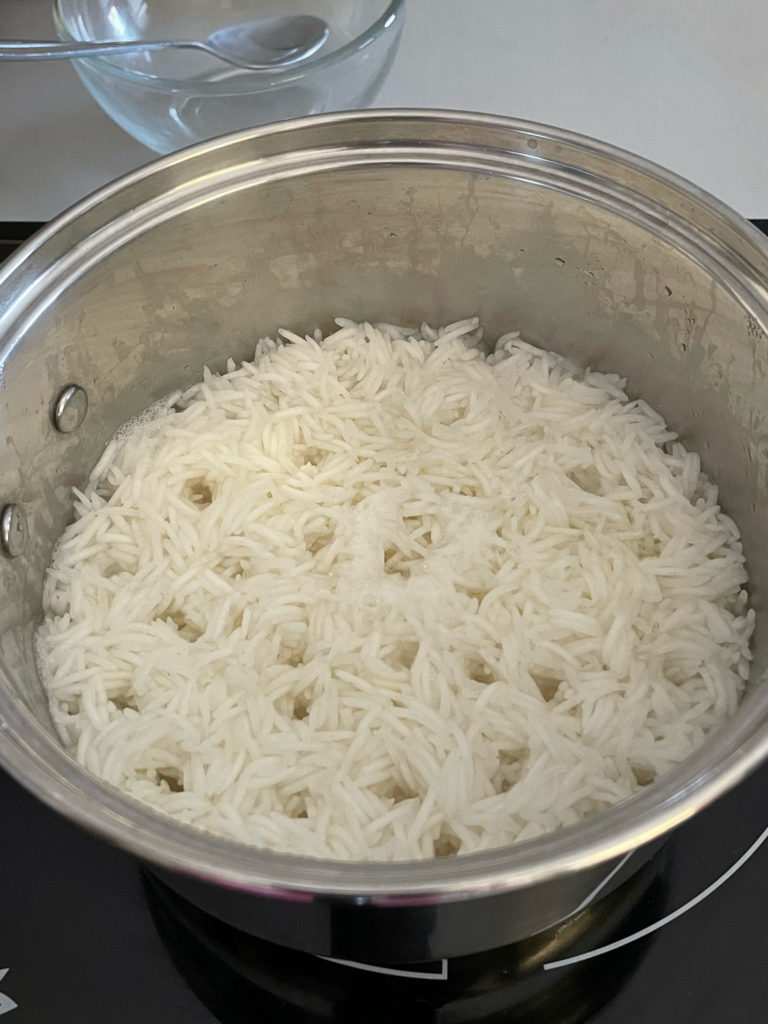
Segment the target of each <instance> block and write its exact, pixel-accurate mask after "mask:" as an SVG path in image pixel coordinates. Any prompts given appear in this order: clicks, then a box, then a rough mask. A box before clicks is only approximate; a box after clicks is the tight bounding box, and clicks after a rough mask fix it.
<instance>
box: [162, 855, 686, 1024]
mask: <svg viewBox="0 0 768 1024" xmlns="http://www.w3.org/2000/svg"><path fill="white" fill-rule="evenodd" d="M665 861H666V855H665V852H664V851H663V850H662V851H661V852H660V853H659V854H657V855H656V856H655V857H654V858H653V859H652V860H651V861H649V862H648V863H647V864H646V865H645V866H644V867H643V868H642V869H641V870H640V871H638V872H637V873H636V874H635V875H633V876H632V877H631V878H629V879H627V881H626V882H624V883H623V884H622V885H621V886H620V887H619V888H618V889H617V890H615V891H614V892H612V893H611V894H610V895H609V896H607V897H605V898H604V899H602V900H600V901H598V902H596V903H595V904H594V905H593V906H591V907H588V908H587V909H586V910H584V911H582V912H581V913H579V914H577V915H575V916H574V917H572V918H570V919H569V920H568V921H566V922H564V923H563V924H561V925H559V926H558V927H556V928H553V929H551V930H549V931H547V932H543V933H540V934H539V935H536V936H533V937H531V938H530V939H526V940H524V941H523V942H519V943H515V944H514V945H511V946H506V947H503V948H501V949H494V950H491V951H489V952H485V953H479V954H476V955H473V956H466V957H461V958H458V959H454V960H450V961H447V964H446V962H443V964H436V965H417V969H418V970H419V971H425V970H432V969H434V970H435V972H436V973H440V972H441V971H442V973H443V974H447V977H445V978H440V979H439V980H438V979H437V978H429V979H423V978H413V977H399V976H392V975H388V974H381V973H372V972H371V971H368V970H361V969H359V968H356V967H349V966H346V965H344V964H339V963H336V962H333V961H328V960H324V959H321V958H319V957H314V956H311V955H310V954H308V953H301V952H295V951H293V950H290V949H285V948H282V947H280V946H275V945H273V944H272V943H268V942H264V941H263V940H260V939H256V938H253V937H252V936H250V935H247V934H246V933H244V932H242V931H239V930H238V929H236V928H233V927H231V926H230V925H227V924H224V923H223V922H221V921H218V920H217V919H216V918H214V917H211V916H210V915H209V914H206V913H204V912H203V911H201V910H198V909H197V908H196V907H194V906H193V905H192V904H191V903H189V902H187V901H186V900H184V899H182V898H181V897H179V896H177V895H176V893H174V892H172V890H170V889H169V888H168V887H167V886H165V885H164V884H163V883H162V882H160V881H158V880H157V879H156V878H155V877H154V876H152V875H151V874H150V873H149V872H144V873H143V882H144V887H145V891H146V897H147V901H148V904H149V908H150V910H151V913H152V917H153V920H154V923H155V926H156V928H157V930H158V933H159V935H160V938H161V940H162V941H163V943H164V945H165V947H166V949H167V951H168V953H169V955H170V957H171V959H172V961H173V963H174V964H175V966H176V968H177V970H178V971H179V973H180V974H181V976H182V977H183V978H184V980H185V981H186V983H187V985H188V986H189V987H190V988H191V989H192V991H193V992H194V993H195V995H196V996H197V997H198V998H199V999H200V1000H201V1001H202V1002H203V1004H204V1005H205V1006H206V1007H207V1008H208V1009H209V1010H210V1011H211V1013H213V1014H214V1016H215V1017H216V1018H217V1019H218V1020H219V1021H221V1022H222V1024H259V1022H262V1021H263V1022H265V1024H305V1022H307V1024H309V1022H311V1024H316V1022H321V1021H322V1022H344V1024H358V1022H360V1021H366V1024H384V1022H386V1024H392V1022H393V1021H397V1024H417V1022H418V1024H430V1022H438V1021H439V1022H441V1024H464V1022H467V1024H469V1022H478V1021H482V1022H483V1024H502V1022H503V1024H551V1022H553V1021H557V1022H558V1024H582V1022H584V1021H587V1020H589V1018H590V1017H591V1016H592V1015H593V1014H594V1013H596V1012H597V1010H599V1009H600V1008H602V1007H604V1006H606V1005H607V1004H608V1003H609V1002H610V1001H611V1000H612V999H613V998H614V996H616V995H617V993H618V992H619V991H620V990H621V988H622V986H623V985H624V984H625V982H626V981H627V980H628V978H629V977H630V975H631V974H632V973H633V972H634V971H635V970H636V969H637V967H638V966H639V965H640V963H641V961H642V959H643V956H644V954H645V952H646V950H647V949H648V947H649V944H650V942H651V941H652V939H650V938H648V939H645V940H642V941H639V942H634V943H631V944H630V945H628V946H626V947H623V948H621V949H619V950H617V951H615V952H613V953H612V954H611V956H610V966H608V964H607V962H606V959H605V957H603V956H598V957H595V958H594V959H590V960H586V961H583V962H581V963H578V964H574V965H572V966H566V967H560V968H557V969H555V970H549V971H545V970H544V968H543V964H544V963H547V962H548V961H553V960H557V959H560V958H564V957H569V956H574V955H577V954H579V953H584V952H587V951H589V950H591V949H595V948H597V947H599V946H603V945H606V944H607V943H610V942H612V941H614V940H615V939H618V938H621V937H622V936H625V935H629V934H632V933H634V932H635V931H639V930H640V929H642V928H643V927H645V926H646V925H648V924H650V923H652V922H654V921H656V920H658V919H659V918H660V917H662V916H663V915H664V913H665V911H666V909H667V904H668V886H667V881H666V879H665V872H664V870H663V869H664V864H665ZM391 966H392V967H397V968H400V969H408V968H407V965H391ZM443 968H445V969H443Z"/></svg>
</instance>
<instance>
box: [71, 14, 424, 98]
mask: <svg viewBox="0 0 768 1024" xmlns="http://www.w3.org/2000/svg"><path fill="white" fill-rule="evenodd" d="M61 2H62V0H54V3H53V21H54V25H55V26H56V32H57V34H58V36H59V38H60V39H61V40H62V41H63V42H68V43H69V42H90V40H84V39H77V38H76V37H75V36H73V35H71V34H70V32H69V30H68V28H67V25H66V21H65V19H64V16H63V15H62V12H61ZM404 8H405V0H390V2H389V3H388V4H387V6H386V8H385V10H384V11H382V13H381V14H380V15H379V17H378V18H377V19H376V20H375V21H374V22H373V23H372V24H370V25H369V26H368V28H367V29H366V30H365V31H364V32H361V33H360V35H359V36H356V37H355V38H354V39H350V41H349V42H348V43H345V44H344V46H341V47H339V49H338V50H333V52H332V53H328V54H325V55H324V56H318V57H316V58H312V59H310V60H307V61H302V62H301V63H299V64H296V65H290V66H288V67H284V68H275V69H274V70H269V71H252V72H249V74H251V75H254V76H258V78H259V80H260V84H259V89H262V88H268V87H269V85H270V84H271V83H273V82H274V83H276V82H278V81H279V82H280V83H281V84H285V83H287V82H288V81H293V80H296V79H300V78H303V77H304V76H305V75H306V74H307V73H308V72H309V73H311V72H314V71H319V70H321V69H323V68H326V67H331V66H333V65H334V64H339V63H341V62H343V61H344V60H346V58H347V57H349V56H351V55H352V54H353V53H356V52H357V51H359V50H362V49H363V48H364V47H366V46H368V45H370V43H372V42H374V41H375V40H376V39H378V38H379V36H382V35H383V34H384V33H385V32H386V31H387V30H388V29H390V28H392V27H394V26H396V25H397V22H398V21H399V20H400V19H402V16H403V14H404ZM321 54H322V51H321ZM78 59H79V60H87V62H88V63H89V64H92V65H93V66H95V67H97V68H99V69H100V70H102V71H103V72H106V73H107V74H110V75H113V76H114V77H116V78H122V79H125V80H127V81H130V82H134V83H136V84H138V85H143V86H146V87H150V88H157V87H158V86H159V87H164V88H169V87H170V88H174V89H179V90H183V89H186V88H188V87H189V82H188V80H185V79H177V78H162V77H160V76H158V75H149V74H146V73H145V72H143V71H134V70H133V69H131V68H125V67H122V66H121V65H119V64H115V63H114V62H113V61H111V60H109V59H107V58H106V57H89V58H78ZM230 91H231V83H228V82H202V83H201V82H196V83H195V92H196V93H211V94H215V93H217V92H230Z"/></svg>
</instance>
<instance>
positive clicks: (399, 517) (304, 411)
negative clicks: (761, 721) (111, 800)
mask: <svg viewBox="0 0 768 1024" xmlns="http://www.w3.org/2000/svg"><path fill="white" fill-rule="evenodd" d="M338 323H339V325H340V329H339V330H338V331H337V332H336V333H335V334H332V335H331V336H330V337H328V338H326V339H325V340H322V339H320V337H319V335H318V336H316V337H315V338H299V337H296V336H294V335H292V334H290V333H289V332H287V331H283V332H281V334H282V335H283V337H284V338H285V339H286V340H287V341H288V342H289V343H288V344H277V343H275V342H274V341H270V340H265V341H262V342H260V343H259V345H258V347H257V351H256V357H255V360H254V362H252V363H244V364H242V365H241V366H240V367H239V368H235V365H234V363H231V362H230V365H229V372H227V373H226V374H224V375H222V376H217V375H214V374H212V373H209V372H206V373H205V375H204V379H203V382H202V383H201V384H198V385H196V386H195V387H193V388H191V389H190V390H189V391H187V392H186V393H185V394H184V395H183V397H182V398H181V399H180V400H179V396H178V395H176V396H173V397H171V398H170V399H169V400H168V401H167V402H164V403H162V404H161V405H160V406H159V407H156V408H155V409H153V410H152V415H151V416H150V417H144V418H143V419H142V420H141V421H140V422H138V423H137V424H134V425H133V426H132V427H131V428H130V429H128V430H126V431H124V432H122V434H121V435H120V436H118V437H117V438H116V439H115V440H114V441H112V443H110V445H109V446H108V448H107V450H106V451H105V453H104V455H103V457H102V459H101V460H100V462H99V464H98V466H97V467H96V469H95V470H94V472H93V474H92V476H91V479H90V480H89V482H88V484H87V486H86V487H85V489H84V491H83V492H82V493H80V492H76V519H75V522H74V523H73V524H72V526H70V527H69V528H68V529H67V530H66V532H65V533H64V535H63V537H62V539H61V542H60V543H59V546H58V548H57V550H56V552H55V557H54V561H53V565H52V567H51V569H50V571H49V573H48V577H47V582H46V587H45V608H46V610H47V616H46V619H45V622H44V624H43V626H42V627H41V630H40V634H39V655H40V662H41V666H42V671H43V674H44V677H45V679H46V681H47V685H48V688H49V692H50V696H51V704H52V709H53V714H54V717H55V720H56V722H57V724H58V726H59V727H60V729H61V731H62V734H63V736H64V737H65V739H66V741H67V742H68V743H70V744H71V745H72V749H73V751H74V752H75V754H76V757H77V759H78V760H79V761H80V762H81V763H82V764H83V765H85V766H86V767H87V768H89V769H90V770H91V771H93V772H95V773H96V774H97V775H99V776H101V777H102V778H103V779H105V780H107V781H108V782H110V783H113V784H114V785H115V786H117V787H119V788H120V789H121V790H124V791H125V792H127V793H130V794H131V795H133V796H134V797H137V798H138V799H139V800H142V801H144V802H146V803H147V804H150V805H152V806H153V807H155V808H157V809H158V810H161V811H164V812H166V813H168V814H170V815H173V816H174V817H176V818H178V819H180V820H181V821H184V822H188V823H191V824H193V825H196V826H199V827H200V828H203V829H207V830H209V831H211V832H216V833H221V834H222V835H225V836H229V837H233V838H235V839H239V840H243V841H244V842H247V843H252V844H255V845H257V846H262V847H269V848H271V849H274V850H281V851H290V852H293V853H299V854H305V855H309V856H314V857H330V858H338V859H363V860H401V859H409V858H423V857H432V856H433V855H438V856H439V855H445V854H448V853H454V852H461V853H467V852H470V851H475V850H484V849H488V848H489V847H494V846H499V845H502V844H506V843H510V842H512V841H517V840H522V839H529V838H531V837H533V836H538V835H540V834H542V833H545V832H549V831H551V830H554V829H558V828H562V827H563V826H565V825H569V824H571V823H573V822H577V821H579V820H581V819H583V818H586V817H588V816H590V815H593V814H595V813H597V812H598V811H600V810H602V809H604V808H606V807H608V806H610V805H611V804H614V803H615V802H616V801H618V800H622V799H623V798H625V797H628V796H629V795H631V794H632V793H634V792H635V791H636V790H637V789H638V788H639V787H640V786H642V785H645V784H647V783H648V782H650V781H652V780H653V779H654V778H655V777H656V776H658V775H660V774H662V773H663V772H665V771H667V769H669V768H670V767H671V766H672V765H674V764H676V763H677V762H679V761H681V760H682V759H683V758H685V757H686V756H687V755H688V754H689V753H690V752H691V751H693V750H694V749H695V748H696V747H697V746H698V745H699V744H700V743H701V742H702V741H703V740H704V738H705V736H706V735H707V733H708V732H709V731H710V730H711V729H712V727H713V726H715V725H716V724H717V723H718V722H719V721H720V720H721V719H722V718H724V717H725V716H728V715H731V714H732V713H733V712H734V710H735V709H736V706H737V704H738V701H739V697H740V694H741V692H742V689H743V685H744V680H745V679H746V678H747V674H748V665H749V659H750V652H749V639H750V635H751V632H752V629H753V619H754V615H753V612H752V611H750V610H748V608H747V596H746V593H745V591H744V589H743V586H744V584H745V582H746V573H745V569H744V560H743V557H742V551H741V545H740V543H739V534H738V531H737V529H736V526H735V525H734V523H733V522H732V521H731V520H730V519H729V518H728V517H727V516H725V515H724V514H723V513H722V512H721V511H720V509H719V507H718V504H717V500H718V499H717V489H716V487H715V486H714V485H713V484H712V483H710V482H709V481H708V480H707V479H706V478H705V477H704V476H703V475H702V474H701V472H700V469H699V458H698V456H697V455H695V454H693V453H691V452H688V451H686V450H685V448H683V447H682V446H681V445H680V444H676V443H674V435H673V434H672V433H671V432H670V431H669V430H668V429H667V427H666V426H665V424H664V422H663V421H662V419H661V417H660V416H659V415H658V414H657V413H655V412H654V411H653V410H652V409H650V408H649V407H648V406H647V405H646V404H645V403H644V402H642V401H630V400H629V399H628V398H627V395H626V394H625V392H624V390H623V388H624V382H623V381H622V380H620V379H619V378H617V377H615V376H611V375H605V374H599V373H592V372H590V371H586V372H585V371H583V370H579V369H577V368H576V367H575V366H573V365H571V364H569V363H567V362H566V361H565V360H563V359H562V358H561V357H559V356H556V355H553V354H551V353H547V352H543V351H540V350H538V349H536V348H533V347H532V346H531V345H528V344H526V343H524V342H523V341H521V340H520V339H519V337H518V336H517V335H516V334H510V335H507V336H506V337H505V338H503V339H501V341H500V342H499V343H498V344H497V346H496V351H495V354H493V355H491V356H490V357H488V358H486V356H485V354H484V353H483V351H481V350H480V348H479V346H478V340H479V333H480V332H479V330H478V329H477V328H478V324H477V320H466V321H462V322H461V323H458V324H454V325H451V326H449V327H446V328H444V329H442V330H441V331H439V332H438V331H434V330H432V329H431V328H429V327H427V326H424V327H423V328H422V329H421V330H420V331H410V330H405V329H400V328H395V327H392V326H389V325H379V326H378V327H373V326H371V325H370V324H355V323H352V322H350V321H346V320H339V321H338Z"/></svg>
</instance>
